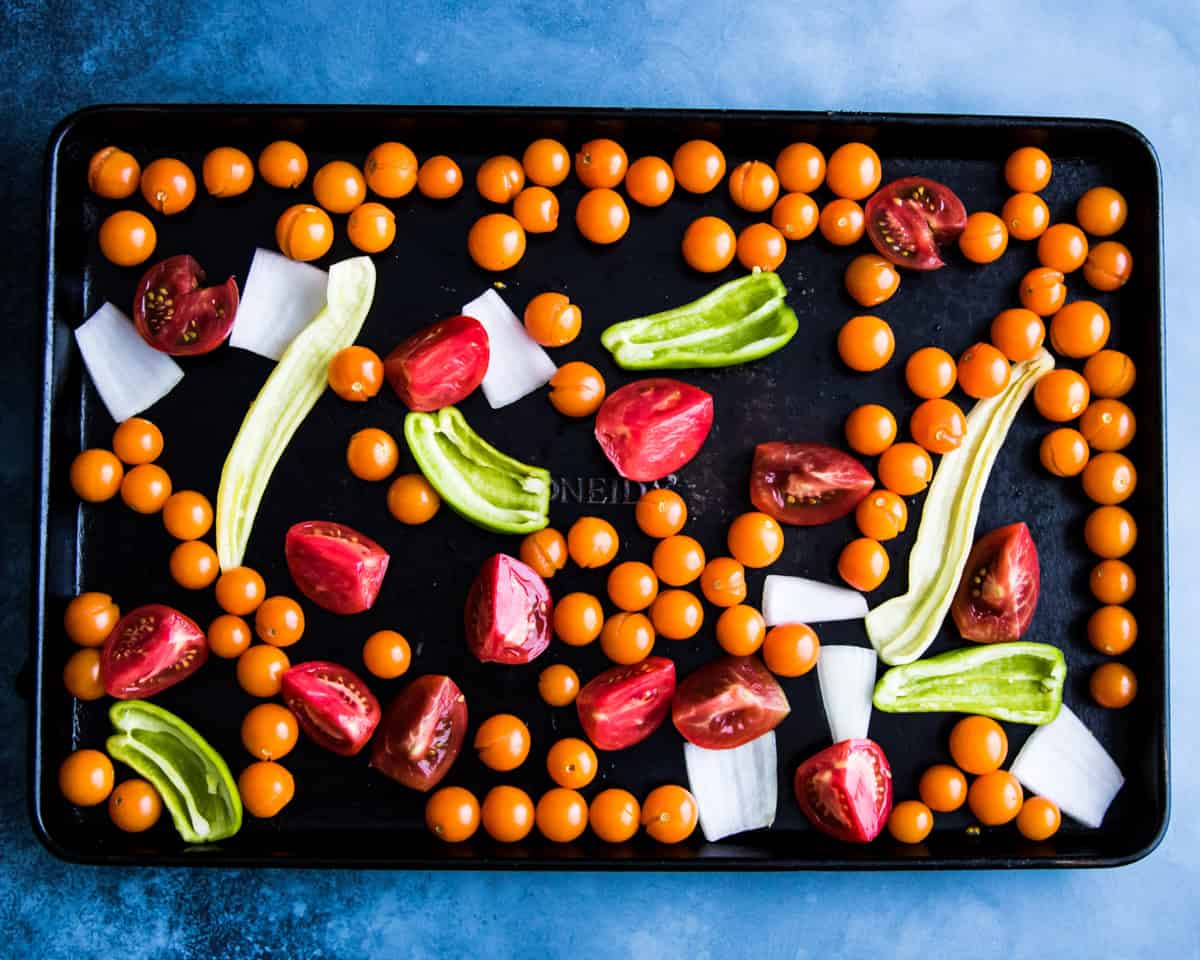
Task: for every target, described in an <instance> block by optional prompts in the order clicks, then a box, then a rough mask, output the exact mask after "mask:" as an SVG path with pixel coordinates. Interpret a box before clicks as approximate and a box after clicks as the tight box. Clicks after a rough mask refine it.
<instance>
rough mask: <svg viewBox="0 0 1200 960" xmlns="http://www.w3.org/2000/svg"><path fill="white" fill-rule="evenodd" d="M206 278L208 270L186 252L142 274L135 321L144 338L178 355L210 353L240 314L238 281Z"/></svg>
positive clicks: (138, 289)
mask: <svg viewBox="0 0 1200 960" xmlns="http://www.w3.org/2000/svg"><path fill="white" fill-rule="evenodd" d="M203 282H204V270H202V269H201V267H200V264H199V263H197V262H196V260H195V259H194V258H193V257H189V256H187V255H186V254H184V255H181V256H177V257H168V258H167V259H166V260H162V261H160V262H158V263H156V264H155V265H154V266H152V267H151V268H150V269H149V270H147V271H146V272H145V273H144V274H142V279H141V281H140V282H139V283H138V287H137V292H136V293H135V294H134V298H133V325H134V327H135V328H137V332H138V333H139V334H140V335H141V337H142V339H143V340H145V341H146V342H147V343H148V344H150V346H152V347H153V348H154V349H155V350H159V351H161V352H163V353H169V354H170V355H171V356H174V357H184V356H191V355H194V354H198V353H209V352H211V351H213V350H215V349H217V347H219V346H220V345H221V344H222V343H224V342H225V338H226V337H228V336H229V331H230V330H232V329H233V321H234V320H235V319H236V317H237V307H238V288H237V281H235V280H234V279H233V277H230V278H229V279H228V280H226V281H225V282H224V283H223V284H221V285H220V286H215V287H201V286H200V284H202V283H203Z"/></svg>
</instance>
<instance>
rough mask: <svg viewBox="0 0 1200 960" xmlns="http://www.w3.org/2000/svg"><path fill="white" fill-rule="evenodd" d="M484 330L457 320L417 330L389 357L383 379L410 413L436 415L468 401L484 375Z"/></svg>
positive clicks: (486, 344) (487, 347)
mask: <svg viewBox="0 0 1200 960" xmlns="http://www.w3.org/2000/svg"><path fill="white" fill-rule="evenodd" d="M490 359H491V346H490V343H489V341H488V335H487V331H486V330H485V329H484V328H483V324H482V323H480V322H479V321H478V320H476V319H475V318H474V317H467V316H461V315H460V316H457V317H451V318H450V319H448V320H442V321H440V322H438V323H435V324H433V325H432V326H429V327H426V328H425V329H423V330H418V331H417V332H416V333H414V334H413V335H412V336H411V337H408V338H406V339H405V340H402V341H401V342H400V344H399V345H398V346H397V347H396V348H395V349H394V350H393V351H392V352H391V353H389V354H388V355H387V359H386V360H384V362H383V372H384V376H386V377H387V381H388V383H390V384H391V386H392V389H393V390H395V391H396V396H398V397H399V398H400V399H401V400H402V401H404V404H405V406H407V407H408V408H409V409H410V410H421V411H429V410H437V409H439V408H441V407H446V406H449V405H450V404H454V403H458V402H459V401H461V400H463V399H464V398H465V397H467V396H469V395H470V394H471V393H472V392H473V391H474V390H475V388H476V387H478V386H479V384H480V383H482V382H483V375H484V374H485V373H487V368H488V362H489V360H490Z"/></svg>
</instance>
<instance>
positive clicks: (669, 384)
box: [596, 377, 713, 483]
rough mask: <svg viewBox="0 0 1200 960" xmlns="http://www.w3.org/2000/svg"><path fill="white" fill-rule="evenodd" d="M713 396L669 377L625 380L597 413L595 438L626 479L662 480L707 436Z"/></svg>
mask: <svg viewBox="0 0 1200 960" xmlns="http://www.w3.org/2000/svg"><path fill="white" fill-rule="evenodd" d="M712 423H713V398H712V395H711V394H709V393H706V392H705V391H703V390H701V389H700V388H699V387H693V386H692V385H691V384H687V383H683V382H682V381H680V380H673V379H671V378H670V377H649V378H647V379H645V380H635V381H634V382H633V383H627V384H625V386H623V387H621V388H620V389H619V390H616V391H614V392H613V393H611V394H609V396H608V398H607V399H606V400H605V401H604V403H603V404H602V405H601V407H600V409H599V411H598V412H597V413H596V441H597V442H598V443H599V444H600V449H601V450H603V451H604V455H605V456H606V457H608V459H609V460H610V461H611V462H612V465H613V466H614V467H616V468H617V473H619V474H620V475H621V476H622V477H625V478H626V479H627V480H639V481H642V482H644V483H649V482H651V481H654V480H661V479H662V478H663V477H665V476H667V475H668V474H671V473H674V472H675V471H676V470H678V469H679V468H680V467H682V466H683V465H684V464H685V463H687V462H688V461H690V460H691V459H692V458H693V457H694V456H696V454H697V453H699V452H700V448H701V447H702V446H703V445H704V441H705V440H706V439H707V438H708V432H709V431H710V430H711V429H712Z"/></svg>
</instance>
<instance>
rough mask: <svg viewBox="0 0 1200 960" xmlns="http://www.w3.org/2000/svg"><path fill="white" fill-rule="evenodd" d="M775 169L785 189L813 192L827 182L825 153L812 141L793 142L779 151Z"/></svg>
mask: <svg viewBox="0 0 1200 960" xmlns="http://www.w3.org/2000/svg"><path fill="white" fill-rule="evenodd" d="M775 171H776V172H777V173H778V174H779V182H780V183H781V184H783V189H784V190H789V191H798V192H800V193H812V192H813V191H814V190H816V189H817V188H818V187H820V186H821V184H822V183H824V182H825V154H823V153H822V152H821V151H820V150H818V149H817V148H816V147H814V146H813V145H812V144H811V143H792V144H789V145H788V146H786V147H784V148H783V149H782V150H781V151H779V156H778V157H776V158H775Z"/></svg>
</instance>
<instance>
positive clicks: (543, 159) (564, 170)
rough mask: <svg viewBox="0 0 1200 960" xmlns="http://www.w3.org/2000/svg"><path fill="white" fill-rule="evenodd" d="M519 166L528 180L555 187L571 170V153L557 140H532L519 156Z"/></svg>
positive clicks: (546, 138)
mask: <svg viewBox="0 0 1200 960" xmlns="http://www.w3.org/2000/svg"><path fill="white" fill-rule="evenodd" d="M521 166H523V167H524V168H525V175H526V176H527V177H529V179H530V181H532V182H533V183H536V184H538V185H539V186H543V187H557V186H558V185H559V184H560V183H562V182H563V181H564V180H566V179H567V175H568V174H569V173H570V172H571V155H570V154H569V153H567V148H566V147H564V146H563V145H562V144H561V143H559V142H558V141H557V140H551V139H550V138H548V137H543V138H541V139H540V140H534V141H533V143H531V144H530V145H529V146H527V147H526V148H525V153H524V154H523V155H522V156H521Z"/></svg>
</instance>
